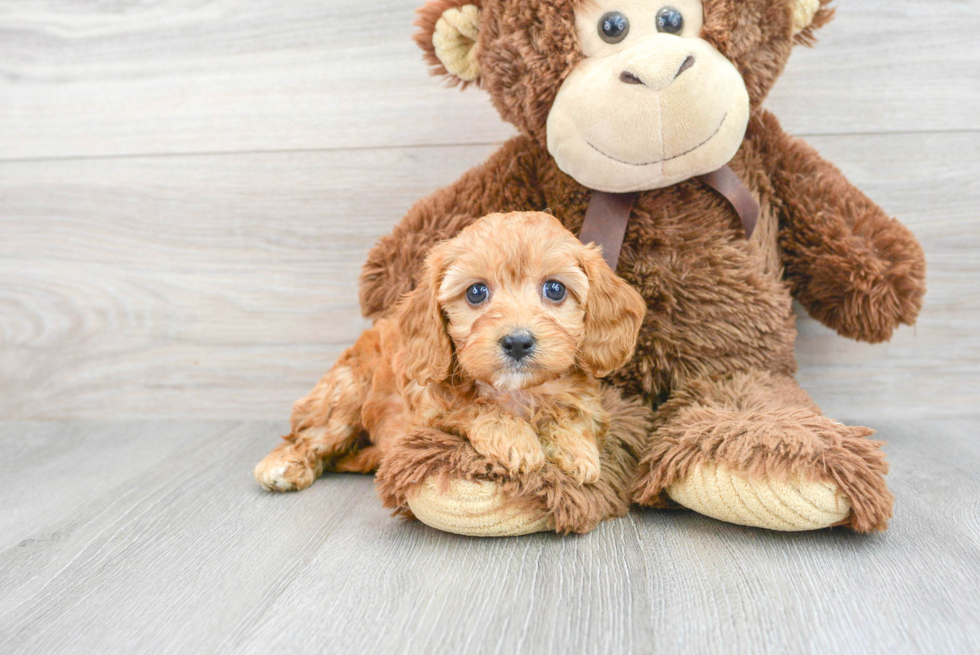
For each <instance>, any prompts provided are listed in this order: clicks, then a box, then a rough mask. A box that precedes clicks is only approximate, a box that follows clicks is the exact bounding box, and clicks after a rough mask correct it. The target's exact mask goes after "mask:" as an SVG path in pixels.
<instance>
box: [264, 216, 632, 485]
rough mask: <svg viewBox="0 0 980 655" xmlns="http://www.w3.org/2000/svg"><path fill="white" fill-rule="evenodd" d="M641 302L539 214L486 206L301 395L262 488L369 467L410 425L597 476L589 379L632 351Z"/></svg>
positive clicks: (596, 426)
mask: <svg viewBox="0 0 980 655" xmlns="http://www.w3.org/2000/svg"><path fill="white" fill-rule="evenodd" d="M645 312H646V306H645V304H644V302H643V299H642V298H641V297H640V295H639V294H638V293H637V292H636V291H634V290H633V289H632V288H631V287H630V286H629V284H627V283H626V282H624V281H623V280H622V279H620V278H619V277H617V276H616V275H615V274H614V273H613V272H612V271H611V270H610V269H609V266H608V265H607V264H606V263H605V262H604V261H603V259H602V256H601V253H600V251H599V249H598V248H597V247H595V246H585V245H582V244H581V243H580V242H579V241H578V239H576V238H575V236H574V235H572V234H571V233H570V232H569V231H568V230H566V229H565V228H564V227H562V225H561V223H559V222H558V220H556V219H555V218H554V217H553V216H551V215H549V214H543V213H537V212H530V213H513V214H492V215H490V216H486V217H484V218H482V219H480V220H478V221H476V222H475V223H473V224H472V225H470V226H469V227H467V228H466V229H464V230H462V231H461V232H460V233H459V235H458V236H456V237H455V238H453V239H451V240H449V241H445V242H443V243H441V244H439V245H437V246H435V247H434V248H433V249H432V251H431V252H430V254H429V256H428V257H427V259H426V262H425V267H424V271H423V278H422V279H421V281H420V283H419V285H418V287H417V288H416V289H415V290H414V291H412V292H411V293H409V294H407V295H406V296H404V297H403V298H402V300H401V302H400V303H399V304H398V305H397V306H396V308H395V309H394V311H393V312H392V313H391V314H390V316H389V317H387V318H384V319H381V320H379V321H378V322H377V323H376V324H375V326H374V327H372V328H371V329H369V330H367V331H365V332H364V333H363V334H362V335H361V337H360V338H359V339H358V340H357V343H355V344H354V346H352V347H351V348H349V349H348V350H347V351H346V352H345V353H344V354H343V355H341V357H340V359H339V360H338V361H337V363H336V364H335V365H334V367H333V368H332V369H331V370H330V371H329V372H328V373H327V374H326V375H325V376H324V377H323V379H322V380H320V382H319V384H317V385H316V388H314V389H313V391H312V392H311V393H310V394H309V395H308V396H306V397H305V398H303V399H301V400H300V401H298V402H297V403H296V405H295V407H294V408H293V414H292V418H291V427H292V431H291V433H290V434H289V435H287V436H285V437H284V439H285V440H286V442H285V443H283V444H281V445H280V446H279V447H278V448H276V449H275V450H273V451H272V452H271V453H269V455H267V456H266V458H265V459H263V460H262V461H261V462H260V463H259V464H258V466H257V467H256V468H255V477H256V479H257V480H258V481H259V482H260V483H261V484H262V486H263V487H265V488H266V489H269V490H271V491H289V490H295V489H303V488H305V487H308V486H309V485H310V484H312V483H313V481H314V480H315V479H316V478H317V477H318V476H319V475H320V473H321V472H322V471H323V470H324V469H329V470H335V471H358V472H364V473H368V472H371V471H373V470H375V469H376V468H377V466H378V464H379V463H380V461H381V459H382V458H383V457H384V454H385V452H386V451H387V450H388V449H389V448H390V447H391V446H392V445H393V444H395V443H396V442H397V440H398V439H400V438H402V437H403V435H405V434H406V433H407V432H408V431H409V430H410V429H411V428H412V427H414V426H424V427H430V428H435V429H438V430H441V431H443V432H450V433H455V434H458V435H461V436H464V437H466V438H467V439H468V440H469V442H470V443H471V444H472V445H473V448H475V449H476V450H477V451H478V452H479V453H481V454H482V455H483V456H485V457H486V458H487V459H488V460H490V461H491V462H492V463H494V464H495V465H498V466H500V467H503V469H505V470H506V471H507V472H509V473H522V472H529V471H533V470H535V469H538V468H539V467H541V466H542V465H543V464H544V463H545V460H550V461H551V462H552V463H554V464H555V465H556V466H558V467H559V468H560V469H562V470H563V471H565V472H566V473H567V474H568V475H570V476H571V477H572V478H573V479H575V480H576V481H577V482H578V483H579V484H584V483H591V482H595V481H596V480H598V479H599V448H600V444H601V442H602V439H603V438H604V436H605V433H606V430H607V426H608V423H609V417H608V415H607V414H606V412H605V411H604V410H603V408H602V406H601V405H600V403H599V382H598V380H597V379H596V378H600V377H604V376H605V375H608V374H609V373H610V372H612V371H613V370H615V369H617V368H619V367H620V366H622V365H623V364H625V363H626V362H627V361H628V360H629V359H630V357H632V355H633V350H634V348H635V345H636V338H637V334H638V332H639V329H640V323H641V321H642V319H643V316H644V313H645Z"/></svg>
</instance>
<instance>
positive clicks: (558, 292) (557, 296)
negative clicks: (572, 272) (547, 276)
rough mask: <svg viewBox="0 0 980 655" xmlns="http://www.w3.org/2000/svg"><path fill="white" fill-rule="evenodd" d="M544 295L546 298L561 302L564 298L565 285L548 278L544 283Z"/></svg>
mask: <svg viewBox="0 0 980 655" xmlns="http://www.w3.org/2000/svg"><path fill="white" fill-rule="evenodd" d="M543 291H544V296H545V298H547V299H548V300H553V301H554V302H561V301H562V300H564V299H565V285H564V284H562V283H561V282H559V281H558V280H548V281H547V282H545V283H544V289H543Z"/></svg>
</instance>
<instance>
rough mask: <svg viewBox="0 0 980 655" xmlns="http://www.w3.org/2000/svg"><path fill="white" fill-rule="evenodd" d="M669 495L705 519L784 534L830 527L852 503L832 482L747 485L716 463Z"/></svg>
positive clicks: (673, 487)
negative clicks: (708, 517) (706, 517)
mask: <svg viewBox="0 0 980 655" xmlns="http://www.w3.org/2000/svg"><path fill="white" fill-rule="evenodd" d="M667 495H669V496H670V497H671V499H673V501H674V502H676V503H679V504H681V505H683V506H684V507H687V508H688V509H692V510H694V511H695V512H698V513H699V514H704V515H705V516H710V517H712V518H715V519H718V520H721V521H727V522H728V523H736V524H738V525H748V526H752V527H756V528H768V529H770V530H780V531H782V532H801V531H804V530H819V529H821V528H827V527H830V526H832V525H835V524H837V523H840V522H841V521H843V520H844V519H845V518H847V515H848V514H849V513H850V511H851V502H850V500H848V498H847V497H846V496H844V495H843V494H842V493H840V492H839V491H838V489H837V485H836V484H834V483H833V482H823V481H813V482H804V481H798V480H797V481H792V480H791V481H787V482H778V481H775V480H747V479H745V478H743V477H741V476H740V475H738V474H735V473H733V472H732V471H730V470H729V469H728V468H727V467H725V466H723V465H713V464H702V465H699V466H697V467H695V468H694V470H693V471H692V472H691V474H690V475H688V476H687V478H685V479H684V480H683V481H681V482H677V483H675V484H673V485H671V486H670V487H669V488H668V489H667Z"/></svg>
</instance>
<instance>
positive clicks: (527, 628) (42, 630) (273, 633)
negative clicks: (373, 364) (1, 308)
mask: <svg viewBox="0 0 980 655" xmlns="http://www.w3.org/2000/svg"><path fill="white" fill-rule="evenodd" d="M98 425H99V424H95V426H98ZM123 425H127V426H128V429H129V431H130V432H132V433H134V434H135V433H144V434H148V435H153V436H155V437H156V438H157V439H159V440H167V439H169V438H170V436H171V435H176V434H184V433H187V432H188V431H189V430H188V426H187V424H186V423H181V422H163V423H147V422H134V423H131V424H123ZM194 425H197V424H194ZM873 425H875V427H878V428H880V435H881V436H887V438H888V439H889V446H888V451H889V457H890V460H891V462H892V466H893V468H892V473H891V476H890V478H889V481H890V485H891V487H892V489H893V491H894V492H895V494H896V497H897V501H898V504H897V512H896V516H895V518H894V519H893V522H892V525H891V529H890V530H889V531H888V532H887V533H885V534H882V535H876V536H873V537H860V536H856V535H853V534H850V533H848V532H846V531H842V530H827V531H821V532H815V533H807V534H780V533H772V532H767V531H763V530H755V529H749V528H741V527H738V526H732V525H727V524H724V523H720V522H717V521H713V520H711V519H707V518H704V517H700V516H697V515H695V514H692V513H687V512H656V511H650V510H644V511H634V512H633V513H632V514H631V515H630V517H628V518H626V519H621V520H618V521H614V522H611V523H608V524H606V525H604V526H601V527H600V528H599V529H598V530H596V531H595V532H593V533H592V534H590V535H586V536H582V537H570V538H559V537H556V536H553V535H534V536H530V537H524V538H515V539H501V540H480V539H471V538H463V537H456V536H453V535H447V534H442V533H438V532H436V531H433V530H430V529H428V528H426V527H424V526H422V525H420V524H417V523H406V522H403V521H400V520H397V519H393V518H391V517H389V516H388V515H387V513H386V512H385V511H384V510H382V509H381V508H380V506H379V503H378V501H377V499H376V498H375V497H374V494H373V490H372V485H371V481H370V478H368V477H366V476H350V475H336V476H328V477H326V478H324V479H322V480H320V481H318V482H317V483H316V484H315V485H314V486H313V487H311V488H310V489H309V490H307V491H304V492H302V493H299V494H287V495H270V494H266V493H264V492H262V491H260V490H259V489H258V488H257V485H256V484H255V483H254V481H253V480H252V479H251V476H250V475H249V471H250V468H251V466H252V464H253V463H254V461H255V460H256V459H257V458H258V457H260V456H261V455H262V454H263V453H264V452H265V451H266V450H267V449H268V448H269V447H271V446H272V445H273V443H274V438H273V437H274V434H275V431H276V429H277V428H278V427H279V425H278V424H269V423H251V424H241V425H239V426H237V427H231V428H229V426H228V425H226V424H221V425H215V426H214V430H213V431H211V432H207V431H203V430H200V431H198V433H197V434H196V436H194V437H193V438H191V439H189V440H187V441H185V442H184V444H183V445H182V446H181V447H179V448H175V449H174V450H173V451H172V452H171V453H170V454H169V455H167V456H166V457H165V458H164V460H163V461H161V462H160V463H159V464H158V465H157V466H155V467H154V468H153V470H152V471H150V472H148V474H146V475H144V476H140V477H139V478H133V479H129V480H120V481H119V484H118V485H117V486H116V487H114V488H111V489H109V488H106V489H105V490H104V491H103V492H102V493H99V494H97V495H94V496H92V497H89V498H84V499H79V501H78V502H77V503H75V504H74V505H71V504H69V505H70V508H71V510H72V515H73V517H74V518H69V517H67V516H61V517H54V518H53V519H52V522H51V523H50V524H48V525H43V526H40V525H39V526H38V527H37V528H36V534H39V535H50V534H54V533H59V529H60V528H61V527H62V526H63V525H64V524H65V522H66V521H72V529H71V530H65V531H60V532H61V534H63V538H61V539H60V540H52V539H43V538H42V539H36V540H32V541H28V542H27V543H25V544H24V545H21V546H15V547H5V548H0V574H2V576H3V577H2V578H0V579H2V580H3V581H4V591H5V593H4V594H3V595H2V596H0V650H2V651H3V652H12V653H25V654H26V653H45V654H52V655H56V654H58V653H66V652H71V653H89V652H92V653H95V652H98V653H123V652H160V653H171V652H174V653H176V652H188V651H189V652H256V653H258V652H270V651H279V652H291V653H306V652H311V653H312V652H322V651H323V650H328V651H329V652H331V653H362V652H383V653H387V652H399V653H423V652H474V653H491V652H515V653H564V652H570V651H574V652H595V653H623V652H636V653H652V652H665V651H666V652H675V651H683V652H690V653H719V652H724V653H729V652H730V653H742V652H745V653H747V652H753V653H759V652H771V653H785V652H814V653H818V652H834V653H893V652H973V651H975V650H976V649H977V648H980V616H978V615H977V614H976V612H975V607H976V606H977V604H978V602H980V589H978V587H977V586H976V579H977V577H978V575H980V525H978V522H977V520H976V508H977V506H978V503H980V475H978V473H977V471H978V470H980V445H978V444H980V440H978V439H977V433H978V431H980V424H978V422H977V421H976V420H975V419H973V420H967V421H949V420H945V421H928V422H926V421H921V422H916V421H911V422H910V421H894V420H887V419H885V420H879V421H874V422H873ZM63 427H64V429H65V430H77V429H78V427H77V424H73V423H67V424H64V425H63ZM85 429H86V434H87V435H88V436H87V437H85V439H88V440H90V446H89V450H90V451H91V453H90V455H91V456H93V457H94V456H96V455H99V454H101V455H104V456H107V457H112V456H113V455H112V454H111V450H112V449H113V448H126V446H125V445H124V444H119V443H118V442H117V440H115V439H108V438H101V439H100V438H98V437H97V427H93V426H91V425H90V426H86V428H85ZM109 429H110V431H111V430H116V429H117V426H115V425H113V426H111V427H110V428H109ZM193 429H195V430H196V429H197V428H196V427H195V428H193ZM22 430H23V425H22V424H13V425H12V426H6V427H4V428H3V434H5V435H9V434H16V433H17V432H18V431H22ZM8 443H9V441H0V444H2V445H0V447H3V448H6V446H7V444H8ZM3 452H4V451H0V454H2V453H3ZM32 461H33V464H32V463H31V462H28V463H27V464H26V465H25V468H26V469H27V473H29V472H30V470H31V469H32V467H44V466H46V464H44V463H43V462H42V460H40V459H34V460H32ZM52 466H53V468H54V469H58V468H60V469H61V470H62V471H65V472H67V468H68V467H70V466H71V462H70V461H69V460H67V459H66V460H62V461H61V462H60V463H57V464H54V465H52ZM86 472H87V474H88V475H89V476H90V477H91V478H92V480H93V482H95V481H96V480H97V479H98V478H99V477H100V476H102V475H103V473H102V471H100V470H98V468H93V469H89V468H87V467H83V468H82V470H81V472H80V473H79V474H80V475H84V474H85V473H86ZM52 484H58V482H57V477H55V478H54V481H53V482H52ZM10 494H11V487H10V486H9V485H3V486H2V487H0V505H5V504H7V502H9V499H10V498H11V496H10ZM19 502H21V503H22V504H23V505H24V509H25V511H28V512H29V511H30V510H31V508H32V507H33V505H32V501H31V500H30V499H26V500H25V499H21V500H20V501H19ZM25 550H27V551H32V552H33V557H32V558H28V557H25V554H24V552H25ZM37 562H41V564H40V565H38V564H37Z"/></svg>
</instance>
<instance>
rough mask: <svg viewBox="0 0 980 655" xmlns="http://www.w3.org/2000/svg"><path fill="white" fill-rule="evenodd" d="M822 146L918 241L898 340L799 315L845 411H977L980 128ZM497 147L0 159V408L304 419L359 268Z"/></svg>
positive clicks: (826, 401)
mask: <svg viewBox="0 0 980 655" xmlns="http://www.w3.org/2000/svg"><path fill="white" fill-rule="evenodd" d="M810 141H811V142H812V143H813V144H814V145H815V146H816V147H817V148H818V149H820V150H821V151H822V152H823V153H824V154H825V155H826V156H827V157H828V158H829V159H830V160H831V161H833V162H835V163H837V164H838V165H840V166H841V167H842V168H843V170H844V172H845V173H846V174H847V175H848V176H850V178H851V179H852V180H853V181H854V182H855V183H856V184H857V185H858V186H860V187H861V188H863V189H864V190H865V191H866V192H867V193H868V194H869V195H870V196H871V197H872V198H874V199H875V200H877V201H878V202H880V203H881V204H882V205H883V206H884V207H885V209H886V210H888V211H890V212H892V213H893V214H895V215H897V216H898V217H899V218H900V219H901V220H903V221H904V222H905V223H906V224H907V225H909V226H910V227H911V228H912V229H913V231H915V232H916V234H917V235H918V236H919V238H920V239H921V240H922V242H923V244H924V246H925V248H926V252H927V257H928V260H929V267H930V268H929V289H930V290H929V294H928V296H927V300H926V309H925V311H924V312H923V315H922V317H921V320H920V322H919V324H918V326H917V327H916V328H915V329H914V330H913V329H902V330H900V331H899V332H898V334H897V335H896V337H895V338H894V340H893V341H892V342H891V343H890V344H887V345H881V346H868V345H865V344H858V343H855V342H850V341H847V340H845V339H842V338H839V337H837V336H836V335H835V334H833V333H832V332H830V331H829V330H826V329H824V328H822V327H821V326H819V325H817V324H815V323H814V322H812V321H810V320H809V319H805V318H804V319H803V320H802V321H801V331H802V336H801V338H800V340H799V344H798V352H799V358H800V361H801V364H802V370H801V375H800V379H801V381H802V382H803V384H804V386H805V387H806V388H807V389H809V390H810V391H811V392H812V393H813V394H814V396H815V398H816V399H817V401H818V402H820V403H821V404H822V405H823V406H824V409H825V410H826V411H828V412H830V413H832V414H834V413H842V412H843V413H846V414H850V415H853V416H859V415H860V414H861V413H862V411H867V412H869V413H873V412H874V411H875V410H877V409H889V410H893V411H901V412H902V413H904V414H910V415H916V416H942V415H957V414H967V413H973V412H976V411H977V409H978V407H980V334H978V330H977V327H976V326H977V325H978V324H980V287H978V284H977V279H978V276H980V260H978V259H977V257H976V254H975V253H976V252H978V251H980V223H978V222H977V220H976V217H977V215H978V214H977V212H978V207H980V182H978V180H980V160H978V158H977V156H976V155H977V153H978V152H980V134H978V133H965V134H955V135H950V134H911V135H869V136H840V137H817V138H813V139H810ZM493 149H494V147H493V146H457V147H434V148H396V149H377V150H352V151H331V152H322V153H278V154H276V153H261V154H260V153H257V154H251V155H221V156H176V157H147V158H133V159H129V158H127V159H107V160H85V161H43V162H31V163H28V162H8V163H0V233H2V234H3V239H0V279H2V280H3V281H4V282H3V284H2V285H0V310H2V311H0V380H2V381H3V382H0V389H2V390H3V393H2V394H0V417H4V418H8V419H10V418H17V419H57V418H82V417H84V418H109V417H115V418H127V417H128V418H138V417H158V418H166V417H194V418H202V419H203V418H206V419H219V420H220V419H238V418H266V419H274V418H280V417H284V416H286V414H287V413H288V410H289V407H290V405H291V403H292V402H293V400H295V399H296V398H298V397H300V396H301V395H303V394H305V393H306V391H308V389H309V388H310V387H311V386H312V384H313V383H314V382H315V381H316V380H317V379H318V378H319V377H320V376H321V375H322V374H323V373H324V372H325V371H326V369H327V368H328V367H329V365H330V364H331V363H332V361H333V360H334V359H335V358H336V357H337V356H338V355H339V354H340V352H342V350H343V349H344V348H346V347H347V346H348V345H350V344H351V343H353V341H354V339H355V338H356V336H357V334H358V333H359V331H360V330H361V329H363V327H364V323H363V322H362V320H361V319H360V317H359V311H358V306H357V296H356V278H357V274H358V271H359V268H360V264H361V262H362V261H363V259H364V256H365V253H366V252H367V249H368V248H369V247H370V246H371V244H372V243H373V242H374V241H375V239H377V238H378V237H379V236H380V235H382V234H384V233H386V232H387V231H388V230H389V229H390V227H391V225H392V224H393V223H394V222H395V221H396V220H398V219H399V218H400V216H401V215H403V214H404V212H405V211H406V210H407V209H408V207H409V206H410V205H411V204H412V203H413V202H414V201H415V200H416V199H418V198H420V197H422V196H423V195H425V194H427V193H429V192H430V191H431V190H433V189H434V188H436V187H438V186H441V185H443V184H448V183H449V182H451V181H452V180H454V179H455V178H456V177H458V175H459V172H460V171H462V170H465V169H466V168H468V167H470V166H472V165H475V164H477V163H478V162H480V161H481V160H482V159H484V158H485V157H486V156H488V155H489V153H491V152H492V151H493Z"/></svg>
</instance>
